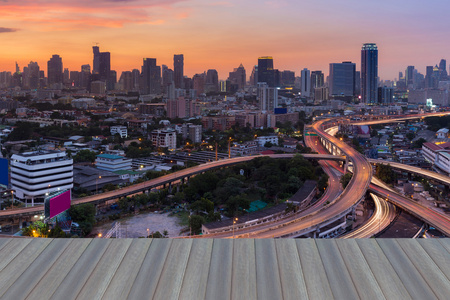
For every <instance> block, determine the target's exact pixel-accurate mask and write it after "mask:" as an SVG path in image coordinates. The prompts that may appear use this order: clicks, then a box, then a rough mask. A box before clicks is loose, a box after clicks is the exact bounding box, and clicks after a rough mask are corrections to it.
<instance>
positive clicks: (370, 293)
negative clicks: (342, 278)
mask: <svg viewBox="0 0 450 300" xmlns="http://www.w3.org/2000/svg"><path fill="white" fill-rule="evenodd" d="M335 242H336V245H337V246H338V248H339V251H340V253H341V256H342V259H343V260H344V263H345V265H346V266H347V270H348V272H349V274H350V276H351V278H352V281H353V284H354V285H355V287H356V290H357V292H358V294H359V296H360V298H367V299H385V296H384V295H383V292H382V291H381V288H380V286H379V285H378V282H377V280H376V278H375V276H374V275H373V273H372V271H371V269H370V267H369V265H368V264H367V262H366V259H365V258H364V255H363V254H362V253H361V250H360V249H359V247H358V244H356V241H355V240H352V239H348V240H335Z"/></svg>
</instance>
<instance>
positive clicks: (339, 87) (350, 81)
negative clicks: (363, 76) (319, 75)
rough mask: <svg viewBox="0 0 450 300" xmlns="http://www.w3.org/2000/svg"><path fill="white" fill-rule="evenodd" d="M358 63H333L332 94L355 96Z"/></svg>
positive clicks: (331, 75) (331, 69)
mask: <svg viewBox="0 0 450 300" xmlns="http://www.w3.org/2000/svg"><path fill="white" fill-rule="evenodd" d="M355 69H356V65H355V64H354V63H352V62H348V61H347V62H342V63H331V64H330V75H329V92H330V96H346V97H349V96H354V94H355V72H356V70H355Z"/></svg>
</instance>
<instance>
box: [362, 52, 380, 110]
mask: <svg viewBox="0 0 450 300" xmlns="http://www.w3.org/2000/svg"><path fill="white" fill-rule="evenodd" d="M377 89H378V48H377V45H376V44H374V43H366V44H364V45H363V47H362V50H361V99H362V101H364V102H365V103H367V104H376V103H378V100H377V92H378V91H377Z"/></svg>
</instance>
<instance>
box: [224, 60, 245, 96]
mask: <svg viewBox="0 0 450 300" xmlns="http://www.w3.org/2000/svg"><path fill="white" fill-rule="evenodd" d="M228 80H229V81H230V84H235V85H237V87H238V89H239V90H242V89H244V87H245V82H246V80H247V77H246V74H245V68H244V66H243V65H242V64H240V65H239V67H237V68H235V69H234V70H233V72H230V74H229V76H228Z"/></svg>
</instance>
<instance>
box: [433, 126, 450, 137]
mask: <svg viewBox="0 0 450 300" xmlns="http://www.w3.org/2000/svg"><path fill="white" fill-rule="evenodd" d="M448 131H449V130H448V129H447V128H441V129H439V130H438V131H437V132H436V138H438V139H446V138H448Z"/></svg>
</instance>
